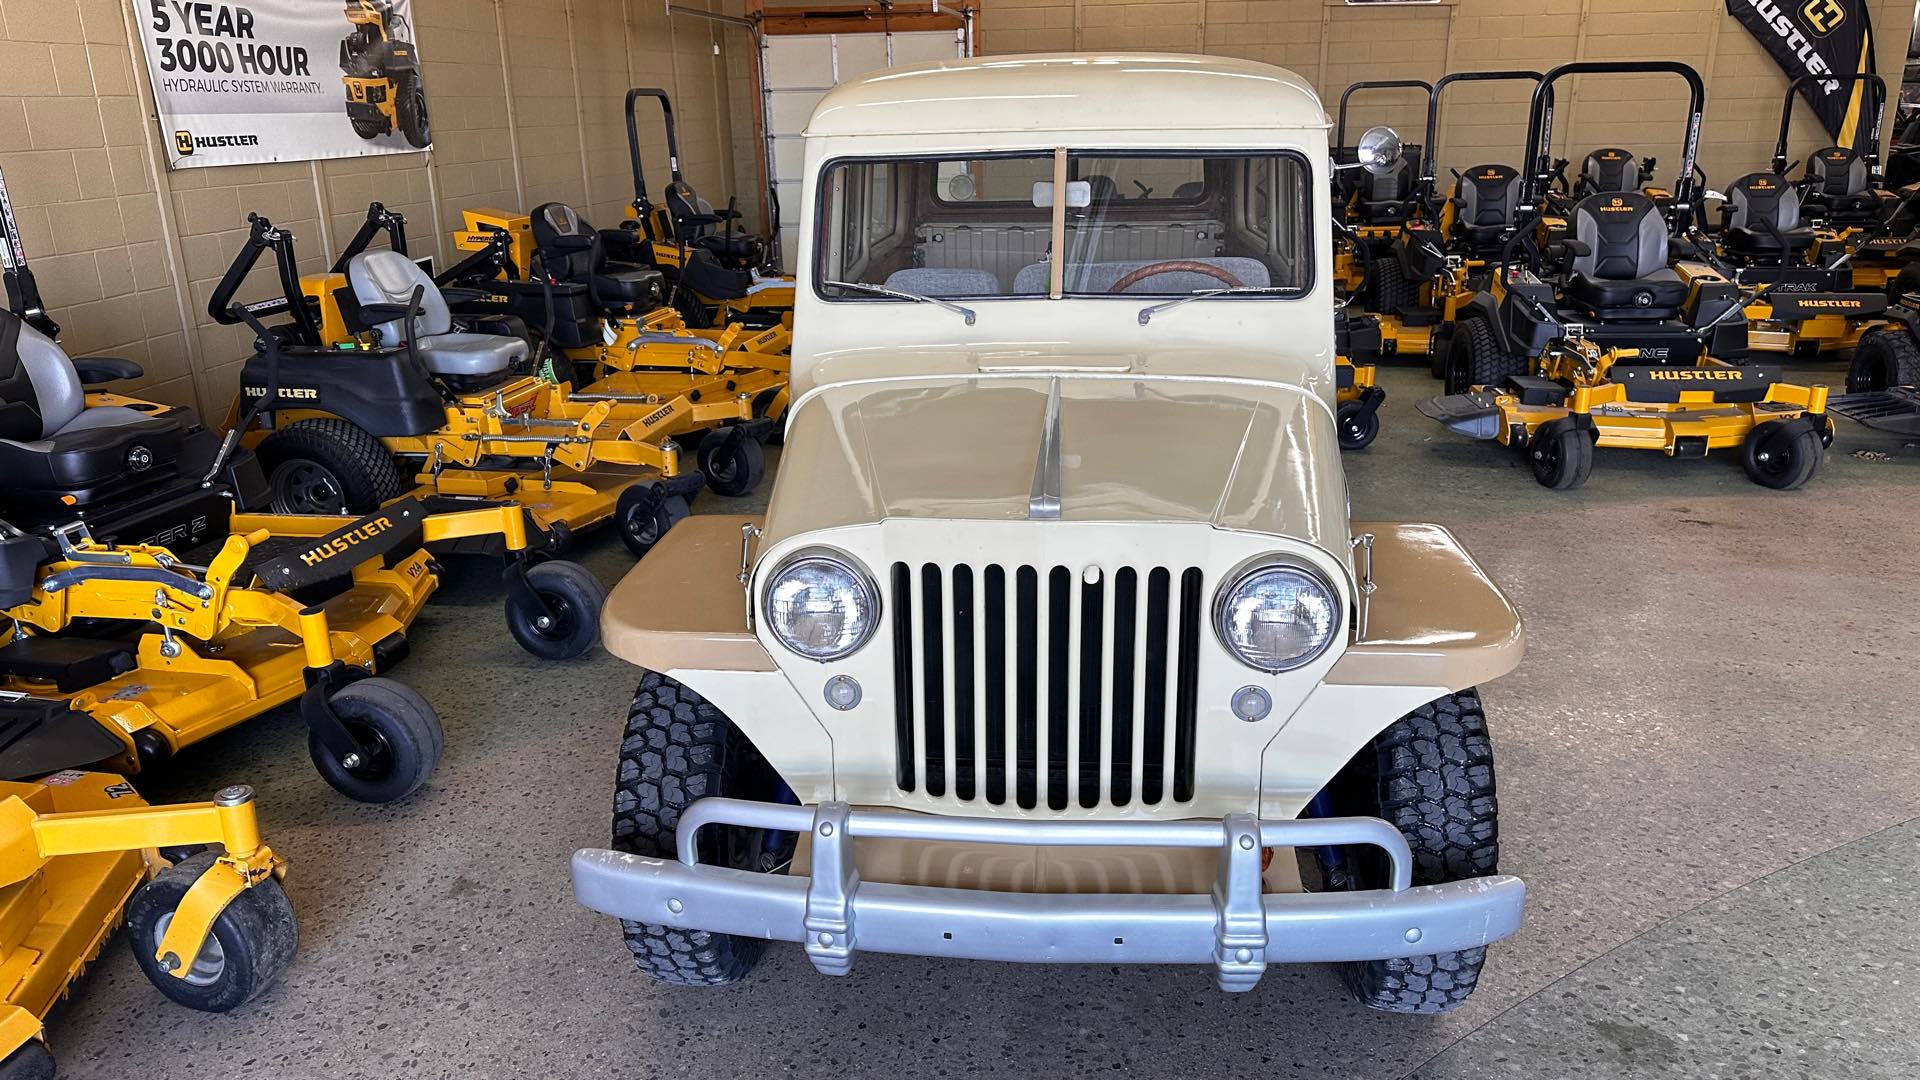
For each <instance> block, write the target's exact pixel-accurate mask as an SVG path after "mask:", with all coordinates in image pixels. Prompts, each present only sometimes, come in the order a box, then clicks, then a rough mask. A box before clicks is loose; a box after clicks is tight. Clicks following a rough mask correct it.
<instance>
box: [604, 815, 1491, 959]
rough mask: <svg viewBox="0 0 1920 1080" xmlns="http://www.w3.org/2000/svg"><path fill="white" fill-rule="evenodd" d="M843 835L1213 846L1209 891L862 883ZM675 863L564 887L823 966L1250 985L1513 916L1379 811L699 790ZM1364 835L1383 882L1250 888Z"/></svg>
mask: <svg viewBox="0 0 1920 1080" xmlns="http://www.w3.org/2000/svg"><path fill="white" fill-rule="evenodd" d="M705 825H740V826H746V827H754V828H764V829H775V830H782V831H790V832H803V831H804V832H808V833H810V834H811V844H812V869H813V876H812V877H788V876H783V875H776V874H762V873H753V872H748V871H741V870H733V869H729V868H725V867H718V866H702V865H700V864H699V862H698V855H697V851H698V849H697V847H696V845H695V843H694V839H695V835H696V834H697V833H698V831H699V830H700V828H701V827H702V826H705ZM858 837H873V838H887V839H895V840H910V841H911V840H918V841H926V842H929V843H938V842H942V841H947V842H964V843H987V844H1015V845H1055V846H1073V845H1082V846H1088V847H1142V848H1173V847H1179V848H1217V849H1218V850H1219V853H1220V868H1219V874H1218V876H1217V878H1216V879H1215V882H1214V886H1213V891H1212V894H1211V895H1206V896H1203V895H1197V894H1163V895H1123V894H1111V895H1088V894H1055V893H1010V892H987V891H980V890H972V889H950V888H934V887H928V886H915V885H892V884H884V883H879V882H862V881H861V880H860V878H859V874H858V872H857V871H856V870H855V868H854V859H853V841H854V840H855V839H856V838H858ZM677 841H678V844H679V852H680V857H679V861H677V862H674V861H668V860H665V859H653V858H646V857H644V856H639V855H627V854H622V853H620V852H615V851H605V850H594V849H588V850H583V851H578V852H575V853H574V856H573V892H574V896H575V897H576V898H577V899H578V900H579V901H580V903H582V904H584V905H586V906H587V907H589V908H592V909H593V910H595V911H599V912H602V913H604V914H607V915H614V916H618V917H620V918H622V919H631V920H634V921H638V922H645V923H653V924H656V925H662V926H672V927H677V928H680V929H684V930H706V931H713V932H718V933H725V934H735V935H738V936H741V937H754V938H764V939H767V940H770V941H797V942H801V943H803V944H804V945H805V946H806V950H807V955H808V957H809V958H810V959H811V960H812V961H813V964H814V966H815V967H816V968H818V969H819V970H820V971H821V972H823V973H825V974H828V975H844V974H846V972H847V971H848V970H849V969H850V968H851V967H852V963H853V954H854V953H855V952H856V951H857V950H863V949H864V950H867V951H871V952H886V953H905V954H909V955H915V956H941V957H951V958H955V959H968V960H1003V961H1014V962H1023V963H1043V964H1076V963H1078V964H1093V963H1098V964H1211V965H1213V968H1214V972H1215V981H1216V983H1217V985H1218V986H1219V987H1220V989H1222V990H1249V989H1252V987H1253V985H1254V984H1255V983H1256V982H1258V981H1259V979H1260V975H1261V974H1262V973H1263V972H1264V971H1265V970H1266V967H1267V965H1268V964H1271V963H1323V962H1330V961H1338V960H1383V959H1388V958H1392V957H1403V956H1421V955H1426V954H1429V953H1436V952H1452V951H1457V950H1461V949H1470V948H1475V947H1477V946H1481V945H1485V944H1487V943H1488V942H1492V941H1498V940H1500V939H1501V938H1504V937H1507V936H1508V935H1510V934H1512V933H1513V932H1514V931H1515V930H1518V929H1519V928H1520V915H1521V908H1522V906H1523V905H1524V903H1525V899H1526V886H1525V885H1524V884H1523V883H1522V882H1521V881H1520V879H1519V878H1516V877H1509V876H1505V875H1499V876H1493V877H1483V878H1471V879H1469V880H1466V881H1456V882H1448V883H1446V884H1442V885H1422V886H1418V887H1414V886H1413V885H1412V884H1411V879H1412V867H1413V857H1412V854H1411V852H1410V851H1409V850H1408V848H1407V842H1406V839H1405V838H1404V837H1402V836H1401V835H1400V833H1399V831H1398V830H1396V829H1395V828H1394V827H1393V826H1392V825H1389V824H1388V823H1386V822H1385V821H1381V820H1380V819H1378V818H1306V819H1297V820H1287V821H1261V820H1259V819H1257V818H1255V817H1254V816H1253V815H1251V814H1229V815H1227V816H1226V817H1224V818H1222V819H1221V820H1219V821H1191V822H1188V821H1111V822H1107V821H1068V822H1052V821H1028V820H1000V819H981V818H958V817H943V816H936V815H928V814H909V813H901V812H898V811H888V810H854V809H852V808H851V807H850V806H848V805H847V804H846V803H839V802H829V803H822V804H820V805H819V806H817V807H805V806H786V805H780V804H773V803H755V802H742V801H739V800H735V799H702V800H700V801H699V802H696V803H694V804H693V805H692V806H690V807H688V808H687V811H686V812H685V814H683V815H682V816H681V820H680V827H679V831H678V835H677ZM1343 844H1365V845H1371V846H1373V847H1378V848H1380V849H1381V850H1383V851H1385V852H1386V853H1387V856H1388V858H1389V860H1390V861H1391V863H1392V866H1393V872H1392V884H1391V886H1390V887H1389V888H1385V889H1375V890H1367V891H1358V892H1328V893H1263V892H1262V891H1261V889H1262V886H1261V861H1262V859H1261V849H1262V848H1267V847H1288V848H1291V847H1313V846H1321V845H1343Z"/></svg>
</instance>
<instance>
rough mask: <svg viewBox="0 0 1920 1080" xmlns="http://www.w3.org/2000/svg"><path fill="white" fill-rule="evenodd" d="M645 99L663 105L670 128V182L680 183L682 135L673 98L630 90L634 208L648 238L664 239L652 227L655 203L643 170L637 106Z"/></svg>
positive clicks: (648, 90)
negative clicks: (649, 198)
mask: <svg viewBox="0 0 1920 1080" xmlns="http://www.w3.org/2000/svg"><path fill="white" fill-rule="evenodd" d="M641 98H653V99H654V100H655V101H658V102H659V103H660V118H661V120H662V121H663V122H664V123H665V124H666V126H667V174H668V182H669V183H679V182H680V136H679V134H678V133H677V132H676V131H675V130H674V125H673V99H671V98H669V97H668V96H667V92H666V91H665V90H662V89H660V88H659V87H657V86H636V87H634V88H633V89H631V90H628V91H627V156H628V157H629V158H631V159H632V162H633V208H634V210H635V211H637V212H638V213H639V217H640V228H641V229H643V230H646V231H647V239H649V240H661V239H664V237H658V236H654V235H653V233H652V228H653V227H652V225H651V224H650V223H649V222H648V221H647V211H648V210H649V209H651V208H652V204H651V203H649V202H648V201H647V178H646V174H645V173H644V172H643V171H642V169H641V167H640V125H639V122H638V121H637V120H635V119H634V115H633V106H634V103H635V102H637V101H639V100H640V99H641Z"/></svg>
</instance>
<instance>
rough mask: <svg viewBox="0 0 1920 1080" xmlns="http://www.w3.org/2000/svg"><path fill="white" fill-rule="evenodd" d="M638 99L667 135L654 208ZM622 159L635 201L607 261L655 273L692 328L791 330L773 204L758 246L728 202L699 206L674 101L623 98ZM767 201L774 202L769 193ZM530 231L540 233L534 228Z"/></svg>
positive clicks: (635, 95)
mask: <svg viewBox="0 0 1920 1080" xmlns="http://www.w3.org/2000/svg"><path fill="white" fill-rule="evenodd" d="M642 100H653V101H658V102H659V103H660V119H661V122H662V123H664V124H665V125H666V132H667V170H668V180H667V187H666V190H665V191H664V192H663V193H662V195H661V200H660V203H659V204H658V205H656V204H655V203H654V202H653V201H652V199H651V198H649V197H648V195H647V180H646V175H645V172H644V170H643V169H642V168H641V163H640V128H639V121H638V119H637V118H636V117H635V115H634V107H635V105H637V104H638V103H639V102H640V101H642ZM626 113H627V156H628V159H629V162H630V163H631V165H632V166H633V202H631V203H630V204H628V206H627V220H626V221H624V222H622V223H621V228H620V230H618V231H619V232H620V233H624V234H625V238H626V242H625V246H624V248H623V247H622V246H620V244H619V240H620V238H619V237H618V236H609V237H608V239H609V241H611V242H613V243H614V244H615V246H614V249H613V250H612V251H611V252H610V254H611V255H612V256H613V257H614V258H615V259H618V260H622V261H626V262H631V263H637V264H640V265H644V266H653V267H658V268H659V269H660V270H661V271H663V272H664V273H665V274H666V276H667V285H668V288H669V293H668V298H669V300H670V301H671V302H672V303H673V306H674V307H675V308H676V309H678V310H679V311H680V312H681V314H682V315H683V316H684V317H685V318H686V320H687V323H688V325H690V326H694V327H706V326H719V325H722V324H724V323H729V322H738V323H744V324H745V325H747V326H750V327H755V328H762V327H767V326H775V325H781V324H785V325H787V326H789V327H791V326H792V325H793V285H794V279H793V276H792V275H791V274H784V273H781V272H780V270H779V266H780V253H779V250H778V249H779V241H778V238H779V231H778V222H779V220H780V214H779V208H778V204H777V202H775V204H774V207H773V213H772V214H771V219H772V220H773V221H774V222H775V223H776V228H775V232H774V235H773V237H771V238H768V239H764V240H763V239H762V238H760V237H758V236H753V235H750V234H748V233H746V232H744V231H742V230H741V228H740V211H739V210H738V209H736V208H735V206H734V200H728V203H727V207H726V208H725V209H723V210H716V209H714V207H713V205H712V204H711V203H708V202H707V201H706V200H705V199H702V198H701V197H700V195H699V193H698V192H696V191H694V190H693V186H692V185H691V184H689V183H687V181H686V178H685V177H684V176H682V175H681V173H680V142H679V136H678V133H677V132H676V130H675V127H674V122H673V101H672V99H670V98H669V97H667V92H666V91H665V90H661V89H658V88H654V87H635V88H633V89H631V90H628V91H627V101H626ZM767 197H768V199H769V200H774V199H775V198H776V196H775V195H774V192H773V190H772V189H771V188H769V189H768V191H767ZM534 228H535V229H536V230H537V229H538V228H539V224H538V221H537V219H536V223H535V225H534Z"/></svg>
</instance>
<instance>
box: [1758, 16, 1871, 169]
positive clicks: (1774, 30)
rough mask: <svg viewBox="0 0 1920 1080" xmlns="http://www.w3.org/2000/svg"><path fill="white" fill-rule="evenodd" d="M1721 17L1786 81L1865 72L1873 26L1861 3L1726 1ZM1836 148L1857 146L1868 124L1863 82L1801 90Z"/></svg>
mask: <svg viewBox="0 0 1920 1080" xmlns="http://www.w3.org/2000/svg"><path fill="white" fill-rule="evenodd" d="M1727 13H1728V14H1730V15H1732V16H1733V17H1734V18H1736V19H1738V20H1740V25H1742V26H1744V27H1746V28H1747V31H1748V32H1749V33H1751V34H1752V35H1753V36H1754V37H1756V38H1759V39H1760V44H1761V45H1763V46H1765V47H1766V50H1767V52H1768V53H1769V54H1770V55H1772V57H1773V59H1774V62H1775V63H1777V64H1779V65H1780V70H1782V71H1784V72H1786V73H1787V79H1788V80H1789V81H1791V80H1793V79H1797V78H1799V77H1800V76H1802V75H1812V76H1814V77H1815V78H1816V79H1817V78H1819V76H1822V75H1832V74H1835V73H1843V74H1857V73H1871V72H1873V71H1874V66H1873V24H1872V20H1870V19H1869V18H1868V17H1867V3H1866V0H1727ZM1801 93H1802V94H1804V95H1805V96H1806V99H1807V103H1808V104H1810V105H1812V106H1813V109H1814V111H1815V112H1817V113H1819V114H1820V122H1821V123H1822V124H1824V125H1826V128H1827V132H1828V134H1830V135H1832V136H1833V138H1834V141H1835V142H1836V143H1838V144H1839V145H1841V146H1861V145H1862V144H1863V143H1864V142H1865V140H1866V137H1867V132H1868V129H1869V128H1870V127H1871V126H1872V124H1873V116H1872V114H1871V112H1870V103H1871V101H1872V98H1871V95H1870V93H1869V92H1868V90H1867V86H1866V84H1865V83H1858V82H1855V83H1837V82H1833V81H1831V80H1827V81H1822V82H1816V83H1812V84H1810V85H1808V86H1804V87H1802V88H1801Z"/></svg>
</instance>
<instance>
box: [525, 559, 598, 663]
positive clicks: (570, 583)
mask: <svg viewBox="0 0 1920 1080" xmlns="http://www.w3.org/2000/svg"><path fill="white" fill-rule="evenodd" d="M527 587H528V588H529V589H532V590H533V591H534V593H535V595H537V596H539V597H540V599H541V600H542V601H543V602H544V603H545V604H546V607H547V610H546V611H540V610H537V609H534V608H532V607H530V606H528V605H526V604H521V603H517V602H515V601H514V600H513V599H512V598H511V597H510V598H509V599H508V600H507V630H508V632H510V633H511V634H513V640H515V641H517V642H519V643H520V647H521V648H523V649H525V650H527V651H528V652H529V653H532V654H533V655H535V656H538V657H540V658H541V659H543V660H571V659H573V658H574V657H576V656H580V655H582V654H584V653H585V652H586V651H587V650H588V649H591V648H593V643H594V642H596V641H598V640H600V612H601V609H603V608H605V607H606V605H607V587H606V586H605V585H603V584H601V583H600V579H599V578H597V577H595V576H593V573H592V571H589V570H588V569H587V568H586V567H584V566H581V565H580V564H579V563H572V562H563V561H558V560H554V561H549V562H543V563H541V564H540V565H538V566H535V567H533V568H532V569H530V570H528V571H527ZM542 619H545V620H546V625H544V626H543V625H541V620H542Z"/></svg>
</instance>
